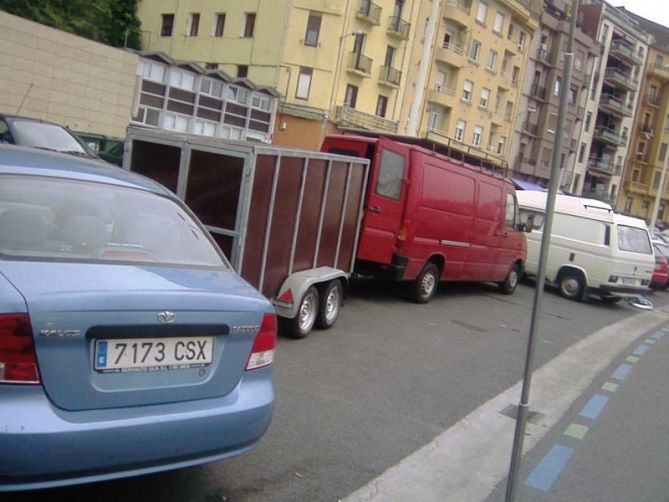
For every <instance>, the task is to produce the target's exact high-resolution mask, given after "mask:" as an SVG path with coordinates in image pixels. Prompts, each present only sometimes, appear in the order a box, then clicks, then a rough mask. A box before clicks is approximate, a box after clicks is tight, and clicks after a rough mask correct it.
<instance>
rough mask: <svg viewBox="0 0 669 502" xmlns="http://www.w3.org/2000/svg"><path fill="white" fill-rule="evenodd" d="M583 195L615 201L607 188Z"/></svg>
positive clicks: (605, 200)
mask: <svg viewBox="0 0 669 502" xmlns="http://www.w3.org/2000/svg"><path fill="white" fill-rule="evenodd" d="M612 10H613V9H612ZM582 195H583V197H587V198H588V199H596V200H601V201H602V202H608V203H609V204H612V203H613V202H614V201H613V200H612V199H611V195H610V194H609V192H608V191H606V190H588V189H584V190H583V194H582Z"/></svg>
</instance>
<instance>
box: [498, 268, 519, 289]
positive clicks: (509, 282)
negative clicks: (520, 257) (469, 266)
mask: <svg viewBox="0 0 669 502" xmlns="http://www.w3.org/2000/svg"><path fill="white" fill-rule="evenodd" d="M518 281H520V267H519V266H518V264H517V263H516V264H514V266H513V267H511V270H509V275H507V276H506V279H504V282H500V283H498V286H499V289H500V291H501V292H502V293H504V294H505V295H511V294H513V292H514V291H515V290H516V286H518Z"/></svg>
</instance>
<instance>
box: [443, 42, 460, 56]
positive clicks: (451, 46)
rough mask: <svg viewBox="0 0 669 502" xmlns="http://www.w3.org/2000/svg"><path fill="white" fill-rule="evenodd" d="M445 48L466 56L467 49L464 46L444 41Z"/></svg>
mask: <svg viewBox="0 0 669 502" xmlns="http://www.w3.org/2000/svg"><path fill="white" fill-rule="evenodd" d="M443 47H444V49H447V50H449V51H453V52H455V53H456V54H457V55H459V56H464V54H465V50H464V49H463V48H462V47H459V46H457V45H455V44H452V43H449V42H444V45H443Z"/></svg>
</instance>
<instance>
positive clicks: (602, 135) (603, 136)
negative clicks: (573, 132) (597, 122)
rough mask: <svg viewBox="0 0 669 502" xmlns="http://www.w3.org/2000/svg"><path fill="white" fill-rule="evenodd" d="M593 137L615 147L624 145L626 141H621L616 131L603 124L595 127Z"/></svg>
mask: <svg viewBox="0 0 669 502" xmlns="http://www.w3.org/2000/svg"><path fill="white" fill-rule="evenodd" d="M594 137H595V139H597V140H599V141H603V142H604V143H607V144H609V145H612V146H615V147H619V146H625V144H626V141H623V139H622V138H621V137H620V136H619V135H618V133H617V132H616V131H614V130H613V129H609V128H608V127H605V126H599V127H595V134H594Z"/></svg>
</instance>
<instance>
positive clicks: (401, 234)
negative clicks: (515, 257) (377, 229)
mask: <svg viewBox="0 0 669 502" xmlns="http://www.w3.org/2000/svg"><path fill="white" fill-rule="evenodd" d="M406 239H407V229H406V227H405V226H404V225H402V226H401V227H400V229H399V230H398V231H397V240H398V241H399V242H404V241H405V240H406Z"/></svg>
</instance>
